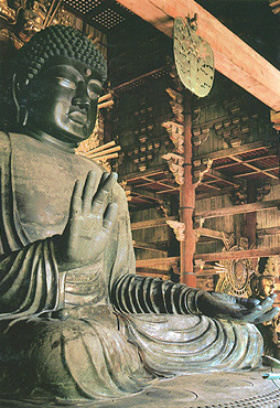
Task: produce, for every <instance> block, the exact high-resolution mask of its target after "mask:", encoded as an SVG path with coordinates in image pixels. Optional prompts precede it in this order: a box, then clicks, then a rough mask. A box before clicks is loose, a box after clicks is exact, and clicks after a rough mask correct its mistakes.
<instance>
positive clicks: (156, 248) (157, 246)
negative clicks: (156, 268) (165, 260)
mask: <svg viewBox="0 0 280 408" xmlns="http://www.w3.org/2000/svg"><path fill="white" fill-rule="evenodd" d="M133 247H134V248H140V249H148V250H150V251H165V252H167V246H166V245H161V244H152V243H147V242H139V241H134V240H133Z"/></svg>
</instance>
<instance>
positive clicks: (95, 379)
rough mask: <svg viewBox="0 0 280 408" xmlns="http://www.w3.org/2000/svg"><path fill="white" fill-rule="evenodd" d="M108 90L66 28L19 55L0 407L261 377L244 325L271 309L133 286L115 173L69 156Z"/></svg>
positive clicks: (149, 282) (137, 280)
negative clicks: (162, 383) (4, 401)
mask: <svg viewBox="0 0 280 408" xmlns="http://www.w3.org/2000/svg"><path fill="white" fill-rule="evenodd" d="M105 79H106V63H105V60H104V58H103V57H102V56H101V55H100V54H99V53H98V51H97V50H96V49H95V48H94V46H93V44H92V43H91V41H89V40H88V39H87V38H86V37H84V36H83V35H82V34H81V33H79V32H78V31H76V30H74V29H72V28H69V27H63V26H52V27H49V28H47V29H46V30H43V31H41V32H39V33H37V34H35V35H34V37H33V38H32V39H31V40H30V42H29V43H27V44H26V45H24V46H23V47H22V48H21V50H20V51H19V53H18V60H17V65H16V69H15V74H14V77H13V98H14V103H15V106H16V112H17V115H16V116H17V118H15V121H16V123H17V132H14V133H12V132H0V165H1V167H0V169H1V173H0V177H1V179H0V182H1V208H0V227H1V230H0V255H1V257H0V313H1V314H0V346H1V347H0V356H1V365H0V367H1V368H0V371H1V376H0V397H5V398H11V395H12V396H13V398H15V397H18V398H20V397H23V396H25V397H26V396H28V397H29V398H33V397H34V398H36V396H38V395H40V396H46V398H52V397H60V398H65V399H94V398H103V397H104V398H105V397H106V398H107V397H121V396H124V395H128V394H131V393H134V392H138V391H139V390H141V389H142V388H143V387H145V386H146V385H148V384H150V383H151V381H152V379H153V378H155V377H157V376H158V375H160V376H166V375H167V376H170V375H176V374H182V373H184V372H201V371H202V372H206V371H211V370H216V371H217V370H235V369H242V368H248V367H256V366H257V365H258V364H259V363H260V357H261V352H262V339H261V336H260V334H259V332H258V330H257V329H256V327H255V325H254V324H253V323H258V322H261V321H265V320H270V319H271V318H272V317H273V316H274V315H275V314H276V313H277V311H278V310H277V309H276V308H275V309H273V302H274V297H268V298H267V299H265V300H264V301H259V300H255V299H241V298H236V297H233V296H229V295H225V294H217V293H209V292H204V291H201V290H197V289H193V288H188V287H187V286H185V285H183V284H179V283H172V282H169V281H165V282H163V281H161V280H160V279H153V278H142V277H139V276H137V275H135V260H134V253H133V247H132V239H131V232H130V224H129V214H128V208H127V202H126V197H125V193H124V191H123V190H122V188H121V187H120V186H119V185H118V184H117V176H116V174H114V173H112V174H108V173H106V172H105V171H104V170H103V168H102V167H100V166H98V165H97V164H95V163H94V162H92V161H90V160H88V159H86V158H84V157H81V156H78V155H75V154H74V153H75V147H76V146H77V144H78V143H79V142H81V141H82V140H84V139H86V138H88V137H89V135H90V134H91V132H92V130H93V128H94V124H95V120H96V110H97V103H98V96H99V95H100V93H101V91H102V84H103V82H104V81H105ZM14 128H15V127H14Z"/></svg>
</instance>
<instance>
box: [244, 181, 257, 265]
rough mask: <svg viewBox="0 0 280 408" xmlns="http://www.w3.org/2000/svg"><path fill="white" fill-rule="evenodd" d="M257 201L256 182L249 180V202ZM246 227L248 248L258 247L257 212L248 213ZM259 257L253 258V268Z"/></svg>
mask: <svg viewBox="0 0 280 408" xmlns="http://www.w3.org/2000/svg"><path fill="white" fill-rule="evenodd" d="M256 201H257V195H256V183H255V181H254V180H248V181H247V203H248V204H251V203H255V202H256ZM246 229H247V238H248V248H249V249H254V248H256V239H257V213H256V211H255V212H252V213H248V214H246ZM257 265H258V258H253V259H252V268H253V269H255V268H257Z"/></svg>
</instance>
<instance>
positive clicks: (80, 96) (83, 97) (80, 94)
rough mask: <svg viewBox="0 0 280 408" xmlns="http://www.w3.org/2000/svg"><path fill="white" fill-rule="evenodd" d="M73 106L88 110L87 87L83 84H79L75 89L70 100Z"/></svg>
mask: <svg viewBox="0 0 280 408" xmlns="http://www.w3.org/2000/svg"><path fill="white" fill-rule="evenodd" d="M72 103H73V105H75V106H79V107H80V108H86V109H88V108H89V105H90V99H89V96H88V93H87V87H86V84H85V83H84V82H79V83H78V85H77V88H76V92H75V96H74V98H73V100H72Z"/></svg>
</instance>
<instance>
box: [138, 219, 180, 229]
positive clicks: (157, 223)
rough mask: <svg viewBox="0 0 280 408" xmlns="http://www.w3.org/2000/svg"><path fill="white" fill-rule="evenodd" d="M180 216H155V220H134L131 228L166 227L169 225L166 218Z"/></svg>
mask: <svg viewBox="0 0 280 408" xmlns="http://www.w3.org/2000/svg"><path fill="white" fill-rule="evenodd" d="M177 219H178V217H168V218H155V219H153V220H147V221H138V222H133V223H132V224H131V230H132V231H135V230H140V229H145V228H154V227H165V226H167V224H166V220H177Z"/></svg>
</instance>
